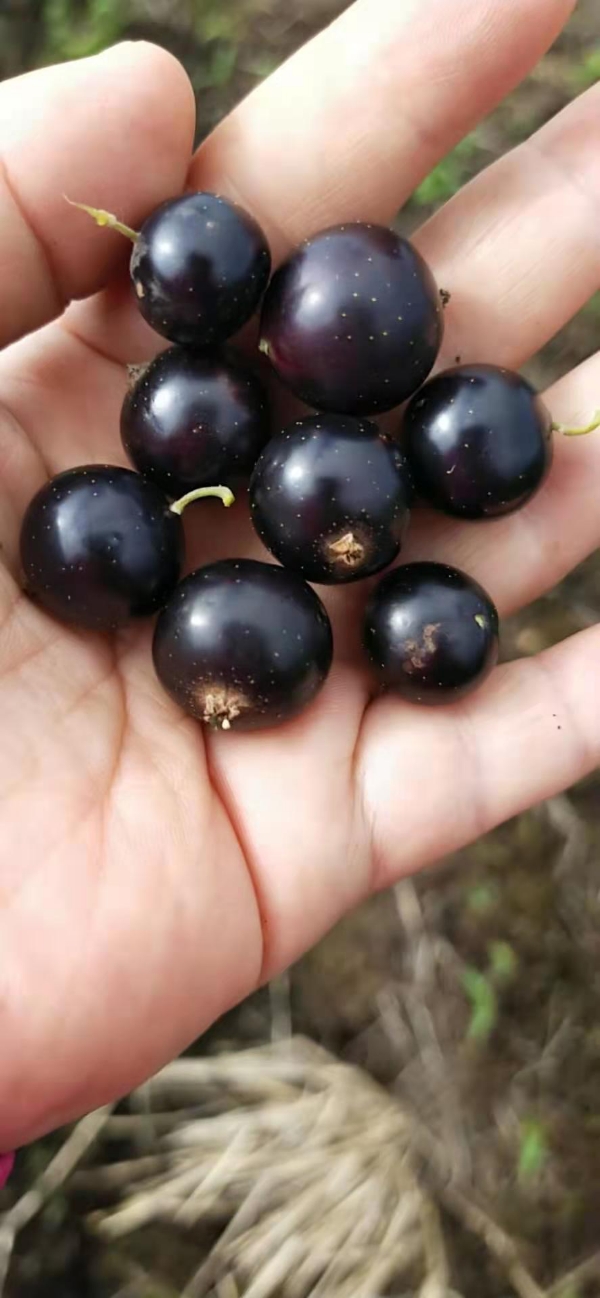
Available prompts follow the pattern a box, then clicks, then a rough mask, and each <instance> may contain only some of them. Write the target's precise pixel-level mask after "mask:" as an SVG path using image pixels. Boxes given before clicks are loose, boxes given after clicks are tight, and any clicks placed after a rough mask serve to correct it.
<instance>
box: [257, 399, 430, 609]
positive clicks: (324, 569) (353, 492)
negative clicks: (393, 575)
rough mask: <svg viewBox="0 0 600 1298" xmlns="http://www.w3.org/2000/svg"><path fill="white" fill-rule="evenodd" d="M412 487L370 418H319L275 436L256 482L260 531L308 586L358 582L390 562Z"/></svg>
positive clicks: (278, 556)
mask: <svg viewBox="0 0 600 1298" xmlns="http://www.w3.org/2000/svg"><path fill="white" fill-rule="evenodd" d="M410 501H411V482H410V478H409V472H408V467H407V464H406V461H405V459H404V456H403V455H402V454H401V452H400V450H399V449H398V447H397V446H396V445H395V443H394V442H392V441H390V440H389V439H388V438H387V437H384V436H382V435H381V434H380V432H379V430H378V428H377V427H376V425H375V424H372V423H370V422H368V421H367V420H366V419H363V420H358V419H352V418H350V417H349V416H344V415H332V414H327V413H325V414H320V415H313V416H310V417H309V418H307V419H301V420H299V421H298V422H297V423H295V424H292V425H291V426H290V427H289V428H286V429H284V431H283V432H281V433H279V434H278V435H277V436H275V437H273V438H271V441H270V442H269V443H268V444H267V446H266V447H265V450H264V451H263V453H262V455H261V457H260V459H259V461H258V463H257V465H256V468H255V470H254V473H253V475H252V478H251V481H250V512H251V517H252V521H253V523H254V526H255V528H256V531H257V533H258V535H259V537H260V538H261V540H262V541H263V543H264V544H265V545H266V546H267V548H268V549H269V550H270V551H271V553H272V554H274V555H275V558H276V559H279V562H280V563H282V564H283V565H284V566H285V567H286V568H290V569H292V570H293V571H294V572H298V573H300V575H301V576H302V577H304V578H305V579H306V580H307V581H314V582H321V583H325V584H334V583H342V582H352V581H359V580H360V579H361V578H364V577H369V576H372V575H373V574H374V573H377V572H381V570H382V569H383V568H386V567H387V566H388V564H390V563H392V562H393V560H394V559H395V558H396V556H397V555H398V553H399V551H400V546H401V543H402V539H403V537H404V533H405V530H406V527H407V524H408V518H409V506H410Z"/></svg>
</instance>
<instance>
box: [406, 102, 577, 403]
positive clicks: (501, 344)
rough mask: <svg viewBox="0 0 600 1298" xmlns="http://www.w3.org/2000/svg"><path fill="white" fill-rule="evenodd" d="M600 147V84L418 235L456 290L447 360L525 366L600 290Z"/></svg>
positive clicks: (446, 342)
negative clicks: (459, 358) (599, 231)
mask: <svg viewBox="0 0 600 1298" xmlns="http://www.w3.org/2000/svg"><path fill="white" fill-rule="evenodd" d="M599 150H600V86H598V87H596V88H595V89H594V90H591V91H589V92H588V94H586V95H583V96H582V97H581V98H580V99H578V100H575V102H574V103H572V104H571V105H570V106H569V107H568V108H566V109H565V110H564V111H563V112H562V113H559V114H558V116H557V117H555V118H553V120H552V121H551V122H549V123H548V125H547V126H544V127H543V128H542V129H541V130H540V131H538V132H537V134H535V135H533V136H532V138H531V139H530V140H528V141H527V142H526V143H525V144H523V145H521V146H520V147H519V148H518V149H514V150H513V151H512V152H511V153H508V154H507V155H506V156H505V157H503V158H501V159H500V160H499V161H498V162H496V163H494V164H493V165H492V166H491V167H489V168H488V170H487V171H485V172H483V174H482V175H480V176H477V177H476V178H475V180H473V181H472V182H471V184H470V185H467V186H466V188H465V189H463V190H462V191H461V192H460V193H459V194H457V195H456V197H455V198H454V199H452V201H451V202H450V203H448V204H447V205H446V206H445V207H444V208H442V209H441V211H440V212H438V213H437V215H436V216H435V217H433V219H432V220H431V221H430V222H429V223H428V224H427V225H426V226H425V228H424V229H423V230H421V231H420V233H419V234H418V235H417V236H416V240H415V241H416V242H417V244H418V246H419V248H420V250H421V252H422V253H423V255H424V256H425V257H426V259H428V260H429V261H430V262H431V264H432V265H433V267H434V268H435V272H436V275H437V277H438V282H439V283H442V284H444V285H446V286H447V287H448V289H450V290H451V292H452V301H451V304H450V307H449V309H448V312H447V317H446V337H445V339H444V354H443V357H442V358H441V364H444V363H447V364H453V363H454V360H455V357H456V356H461V358H462V360H463V361H469V360H479V361H484V360H491V361H494V362H496V364H499V365H507V366H511V367H513V368H518V367H519V366H520V365H521V364H522V363H523V362H524V361H525V360H528V359H529V357H530V356H532V355H533V354H534V352H536V351H537V350H538V349H539V348H540V347H542V346H543V345H544V344H545V343H546V342H547V341H548V340H549V339H550V338H552V337H553V335H554V334H555V333H556V332H557V331H558V330H559V329H560V328H562V326H563V325H564V324H565V323H566V322H567V321H568V320H570V319H571V317H572V316H573V315H575V313H576V312H577V311H578V310H579V309H580V307H582V306H583V305H584V303H585V302H586V301H587V300H588V298H589V297H590V296H591V295H592V294H593V293H594V292H595V291H596V289H597V288H598V286H599V285H600V243H599V241H598V207H599V204H600V173H599V170H598V152H599ZM597 404H598V403H597Z"/></svg>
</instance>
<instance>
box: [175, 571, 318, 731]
mask: <svg viewBox="0 0 600 1298" xmlns="http://www.w3.org/2000/svg"><path fill="white" fill-rule="evenodd" d="M332 653H333V642H332V635H331V626H330V622H329V618H328V616H327V614H326V612H325V609H324V608H323V605H322V604H321V601H320V600H319V598H318V596H317V595H315V592H314V591H313V590H311V588H310V586H307V585H306V582H304V581H302V578H301V577H297V576H296V575H295V573H292V572H286V571H285V570H284V569H283V568H277V567H275V566H274V565H272V564H266V563H257V562H255V561H254V560H252V559H226V560H222V561H221V562H219V563H213V564H209V565H208V566H207V567H205V568H200V569H198V571H197V572H193V573H192V574H191V575H190V576H189V577H186V579H185V581H183V582H182V583H181V585H180V586H179V587H178V589H177V590H176V591H175V594H174V595H173V596H172V598H171V600H170V601H169V603H168V604H167V606H166V608H165V609H164V610H163V612H162V613H161V616H160V618H159V620H158V622H157V625H156V631H155V635H154V665H155V668H156V672H157V675H158V678H159V680H160V681H161V683H162V685H163V686H164V688H165V689H166V690H167V692H168V693H169V694H170V695H171V696H172V697H173V698H174V699H175V701H176V702H177V703H179V705H180V706H181V707H182V708H183V709H184V711H186V712H188V713H189V714H190V715H191V716H193V717H196V718H198V719H199V720H200V721H204V722H205V723H206V724H207V725H210V726H213V727H215V728H217V729H222V730H229V729H231V728H232V727H234V728H235V729H236V730H255V729H258V728H259V727H263V726H273V725H275V724H277V723H279V722H281V721H285V720H287V719H288V718H290V717H292V716H295V715H296V714H297V713H298V712H300V711H301V710H302V709H303V708H305V707H306V706H307V705H308V704H309V703H310V702H311V701H312V699H313V698H314V697H315V695H316V694H317V693H318V691H319V690H320V688H321V686H322V685H323V682H324V681H325V678H326V676H327V673H328V671H329V668H330V666H331V659H332Z"/></svg>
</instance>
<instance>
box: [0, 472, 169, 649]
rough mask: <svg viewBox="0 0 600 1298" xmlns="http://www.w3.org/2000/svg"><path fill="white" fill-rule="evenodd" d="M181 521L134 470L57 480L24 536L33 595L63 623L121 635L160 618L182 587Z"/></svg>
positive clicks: (40, 498) (33, 511)
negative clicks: (119, 630)
mask: <svg viewBox="0 0 600 1298" xmlns="http://www.w3.org/2000/svg"><path fill="white" fill-rule="evenodd" d="M183 554H184V538H183V527H182V523H181V519H180V518H179V516H178V515H177V514H175V513H172V512H171V510H170V509H169V505H168V501H167V500H166V498H165V496H164V495H163V493H162V492H161V491H159V490H158V488H157V487H155V486H154V485H153V484H152V483H151V482H145V481H144V479H143V478H140V477H139V475H138V474H137V473H132V472H131V470H130V469H121V468H116V467H114V466H111V465H103V464H100V465H89V466H86V467H84V468H79V469H71V470H69V471H68V472H66V473H60V474H58V476H57V477H55V478H52V479H51V480H50V482H47V483H46V485H45V486H43V487H42V488H41V490H40V491H38V493H37V495H36V496H34V498H33V500H32V501H31V503H30V505H29V507H28V509H27V512H26V514H25V517H24V519H23V524H22V528H21V562H22V567H23V571H24V576H25V581H26V588H27V592H28V594H30V595H31V597H32V598H33V599H34V600H35V601H36V603H38V604H39V605H41V606H42V608H44V609H45V610H46V611H47V612H48V613H51V614H52V615H53V616H54V617H56V618H59V619H60V620H61V621H63V622H69V623H73V624H75V625H77V626H81V627H87V628H89V629H92V630H100V631H107V630H114V629H115V628H116V627H119V626H123V625H124V624H125V623H126V622H128V621H130V619H132V618H137V617H146V616H147V615H149V614H151V613H155V612H156V611H157V609H159V608H160V607H161V606H162V605H163V604H164V603H165V602H166V600H167V599H168V598H169V595H170V594H171V593H172V591H173V590H174V588H175V585H176V583H177V581H178V579H179V575H180V571H181V566H182V562H183Z"/></svg>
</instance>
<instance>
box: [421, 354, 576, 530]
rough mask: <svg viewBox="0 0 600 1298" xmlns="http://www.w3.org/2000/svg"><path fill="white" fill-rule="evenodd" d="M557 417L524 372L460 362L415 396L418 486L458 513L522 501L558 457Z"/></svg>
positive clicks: (474, 514) (481, 513)
mask: <svg viewBox="0 0 600 1298" xmlns="http://www.w3.org/2000/svg"><path fill="white" fill-rule="evenodd" d="M552 428H553V425H552V417H551V415H550V413H549V411H548V410H547V409H546V406H545V405H544V403H543V401H542V399H541V397H539V396H538V395H537V393H536V392H535V390H534V389H533V388H532V387H531V384H530V383H528V382H527V380H526V379H524V378H522V376H521V375H520V374H515V373H513V372H512V371H510V370H505V369H499V368H498V367H497V366H495V365H461V366H459V367H458V368H456V369H451V370H446V371H444V373H442V374H438V375H436V376H435V378H433V379H430V380H429V382H428V383H426V384H425V386H424V387H423V388H422V389H421V391H420V392H418V393H417V394H416V396H414V397H413V398H412V401H411V402H410V403H409V405H408V407H407V409H406V411H405V414H404V419H403V424H402V445H403V448H404V450H405V452H406V455H407V458H408V461H409V464H410V466H411V469H412V472H413V477H414V481H415V487H416V490H417V493H418V494H419V495H420V496H421V497H422V498H423V499H424V500H425V501H427V502H428V504H430V505H433V506H434V507H435V508H436V509H440V510H442V511H443V512H444V513H446V514H453V515H456V516H457V517H458V518H472V519H476V518H491V517H495V516H497V515H500V514H509V513H512V512H513V511H514V510H516V509H520V508H521V507H522V506H523V505H525V504H526V503H527V501H528V500H530V499H531V497H532V496H533V495H534V494H535V492H536V491H538V490H539V488H540V487H541V485H542V483H543V482H544V480H545V478H546V475H547V473H548V471H549V469H550V465H551V463H552V453H553V438H552Z"/></svg>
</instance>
